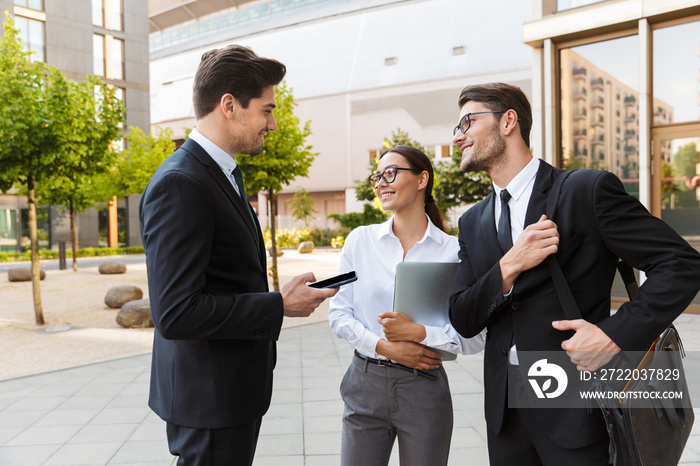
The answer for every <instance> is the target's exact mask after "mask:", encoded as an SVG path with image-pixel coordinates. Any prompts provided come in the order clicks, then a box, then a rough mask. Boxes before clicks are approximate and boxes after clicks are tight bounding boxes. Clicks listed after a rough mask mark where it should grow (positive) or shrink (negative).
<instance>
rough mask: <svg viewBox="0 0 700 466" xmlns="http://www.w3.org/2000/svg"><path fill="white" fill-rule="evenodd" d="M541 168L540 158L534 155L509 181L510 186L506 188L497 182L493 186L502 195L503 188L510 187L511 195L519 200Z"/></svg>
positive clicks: (498, 194) (497, 193)
mask: <svg viewBox="0 0 700 466" xmlns="http://www.w3.org/2000/svg"><path fill="white" fill-rule="evenodd" d="M539 168H540V159H538V158H537V157H532V160H530V162H529V163H528V164H527V165H525V168H523V169H522V170H520V173H518V174H517V175H515V178H513V179H512V180H511V181H510V183H508V186H506V187H505V188H501V187H499V186H497V185H496V183H494V184H493V188H494V190H495V191H496V196H497V197H498V196H500V194H501V191H502V190H503V189H508V192H509V193H510V196H511V197H512V198H513V200H514V201H517V200H518V199H519V198H520V196H521V195H522V194H523V192H525V188H527V186H528V185H529V184H530V182H531V181H532V180H533V179H534V178H535V177H536V176H537V170H538V169H539Z"/></svg>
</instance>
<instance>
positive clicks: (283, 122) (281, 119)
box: [236, 81, 318, 291]
mask: <svg viewBox="0 0 700 466" xmlns="http://www.w3.org/2000/svg"><path fill="white" fill-rule="evenodd" d="M276 100H277V107H276V108H275V110H274V111H273V114H274V116H275V120H276V121H277V131H272V132H270V133H267V135H266V136H265V143H264V144H263V147H262V151H261V153H260V154H259V155H255V156H251V155H248V154H238V155H237V156H236V159H237V161H238V162H239V163H240V164H241V169H242V170H244V175H245V176H244V178H245V185H246V186H245V188H246V192H249V193H256V192H265V193H267V203H268V206H269V213H270V233H271V235H272V247H271V248H270V254H271V256H272V267H271V271H270V273H271V275H272V284H273V287H274V289H275V291H279V276H278V273H277V240H276V238H275V234H276V229H277V194H278V193H279V192H280V191H282V188H283V186H285V185H288V184H289V183H291V182H292V181H293V180H294V179H296V178H297V177H298V176H304V177H306V176H309V167H311V164H312V163H313V161H314V159H315V158H316V157H317V156H318V153H314V152H311V150H312V146H310V145H307V144H306V138H307V137H309V135H311V122H310V121H307V122H306V123H304V125H303V127H302V126H300V121H299V118H298V117H297V116H295V115H294V107H296V103H295V102H294V95H293V93H292V89H290V88H289V87H288V86H287V84H286V82H284V81H283V82H281V83H280V84H279V85H277V97H276Z"/></svg>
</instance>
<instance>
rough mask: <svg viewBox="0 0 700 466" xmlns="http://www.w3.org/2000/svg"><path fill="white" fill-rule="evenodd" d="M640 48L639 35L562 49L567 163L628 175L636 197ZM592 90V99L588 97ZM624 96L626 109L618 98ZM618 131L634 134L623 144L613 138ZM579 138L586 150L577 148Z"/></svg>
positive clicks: (563, 144)
mask: <svg viewBox="0 0 700 466" xmlns="http://www.w3.org/2000/svg"><path fill="white" fill-rule="evenodd" d="M638 49H639V46H638V37H637V36H636V35H633V36H627V37H621V38H617V39H612V40H607V41H601V42H595V43H590V44H585V45H578V46H575V47H569V48H562V49H561V50H560V53H559V58H560V60H559V61H560V67H561V70H560V76H561V78H560V79H561V82H560V90H561V102H560V105H561V107H560V108H561V150H560V154H561V157H562V160H561V166H562V167H564V168H580V167H589V168H598V169H603V170H609V171H611V172H613V173H615V174H616V175H617V176H619V177H621V178H624V179H625V180H624V184H625V188H626V189H627V191H628V192H629V193H631V194H634V195H638V191H639V182H638V178H639V169H638V168H637V167H638V166H639V150H638V148H639V140H638V136H637V135H638V134H639V118H638V114H639V103H638V100H639V99H638V98H637V97H638V96H639V86H638V82H639V66H638V60H639V57H638ZM574 65H575V66H574ZM577 89H578V91H579V92H578V93H577V92H576V90H577ZM586 92H587V94H588V96H589V98H584V95H585V93H586ZM605 96H610V97H611V98H608V99H606V98H605ZM612 96H615V99H613V98H612ZM621 96H624V107H622V105H623V104H622V103H619V102H618V100H620V99H621V98H622V97H621ZM618 107H619V108H618ZM586 114H588V115H590V117H589V118H586V117H585V115H586ZM605 115H610V116H612V115H615V116H616V118H612V117H611V118H606V117H605ZM615 133H617V134H621V133H624V134H625V135H630V136H629V138H625V140H624V144H619V143H617V142H616V140H615V139H614V138H613V137H610V135H613V134H615ZM604 135H608V137H605V136H604ZM575 140H577V142H579V143H580V145H579V148H580V149H581V150H580V151H579V150H574V141H575ZM622 146H624V147H622ZM586 147H590V150H589V151H587V150H586Z"/></svg>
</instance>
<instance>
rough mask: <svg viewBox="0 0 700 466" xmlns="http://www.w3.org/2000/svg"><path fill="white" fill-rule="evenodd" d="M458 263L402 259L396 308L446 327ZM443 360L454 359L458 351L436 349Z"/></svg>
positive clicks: (416, 319) (418, 319)
mask: <svg viewBox="0 0 700 466" xmlns="http://www.w3.org/2000/svg"><path fill="white" fill-rule="evenodd" d="M458 265H459V264H458V263H453V262H401V263H399V264H398V265H397V266H396V286H395V287H394V311H395V312H400V313H402V314H406V315H407V316H408V317H410V318H411V320H412V321H414V322H416V323H417V324H421V325H431V326H434V327H443V326H445V325H447V324H449V323H450V315H449V309H450V295H451V294H452V286H453V284H454V280H455V275H456V274H457V266H458ZM435 351H437V352H439V353H440V354H442V358H443V361H453V360H455V359H456V358H457V355H456V354H454V353H448V352H447V351H441V350H437V349H436V350H435Z"/></svg>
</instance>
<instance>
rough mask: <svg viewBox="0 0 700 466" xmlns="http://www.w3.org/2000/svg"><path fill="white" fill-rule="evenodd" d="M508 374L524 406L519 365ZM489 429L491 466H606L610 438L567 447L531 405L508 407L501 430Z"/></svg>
mask: <svg viewBox="0 0 700 466" xmlns="http://www.w3.org/2000/svg"><path fill="white" fill-rule="evenodd" d="M508 377H509V378H512V381H513V383H514V384H515V386H514V387H513V388H514V390H515V391H516V393H520V396H518V395H517V394H516V396H517V397H518V406H522V405H523V404H522V403H523V400H524V399H526V397H525V395H524V391H525V382H524V381H523V380H522V376H521V375H520V371H519V370H518V368H517V367H514V366H511V367H510V368H509V370H508ZM486 430H487V431H488V444H489V461H490V464H491V466H512V465H514V464H517V465H518V466H542V465H546V466H550V465H551V466H555V465H556V466H560V465H563V464H565V465H567V466H603V465H607V464H609V463H608V460H609V456H608V444H609V440H608V439H607V438H605V439H604V440H602V441H600V442H598V443H594V444H593V445H588V446H586V447H583V448H576V449H568V448H562V447H560V446H559V445H558V444H556V443H555V442H554V441H553V440H552V439H551V438H550V437H549V435H548V434H547V432H545V431H544V430H543V429H542V427H541V426H540V423H539V422H538V421H537V418H536V417H535V412H534V410H533V409H532V408H529V407H528V408H506V413H505V419H504V420H503V426H502V427H501V432H500V433H499V434H498V435H495V434H494V433H493V432H491V430H490V429H486Z"/></svg>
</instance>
